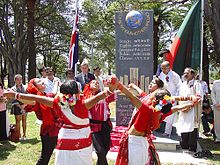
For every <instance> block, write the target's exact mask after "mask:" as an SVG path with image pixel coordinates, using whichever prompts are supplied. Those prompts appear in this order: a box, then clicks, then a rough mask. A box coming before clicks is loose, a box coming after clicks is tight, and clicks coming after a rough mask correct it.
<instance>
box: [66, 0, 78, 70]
mask: <svg viewBox="0 0 220 165" xmlns="http://www.w3.org/2000/svg"><path fill="white" fill-rule="evenodd" d="M78 42H79V29H78V0H76V14H75V20H74V24H73V30H72V34H71V40H70V51H69V65H68V68H69V69H74V70H75V64H76V63H77V62H78Z"/></svg>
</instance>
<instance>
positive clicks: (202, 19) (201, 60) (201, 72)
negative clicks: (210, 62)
mask: <svg viewBox="0 0 220 165" xmlns="http://www.w3.org/2000/svg"><path fill="white" fill-rule="evenodd" d="M203 24H204V0H201V32H200V33H201V39H200V40H201V46H200V47H201V57H200V71H199V72H200V74H199V80H200V81H202V75H203V70H202V63H203V31H204V30H203V29H204V28H203Z"/></svg>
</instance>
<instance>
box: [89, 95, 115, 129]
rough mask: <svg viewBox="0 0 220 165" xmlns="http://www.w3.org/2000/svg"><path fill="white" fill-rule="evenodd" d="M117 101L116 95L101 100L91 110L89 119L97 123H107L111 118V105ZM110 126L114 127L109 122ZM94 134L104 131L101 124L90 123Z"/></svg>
mask: <svg viewBox="0 0 220 165" xmlns="http://www.w3.org/2000/svg"><path fill="white" fill-rule="evenodd" d="M114 100H115V95H114V94H112V95H110V96H108V97H107V98H106V99H103V100H100V101H99V102H98V103H96V104H95V105H94V106H93V107H92V108H91V109H90V110H89V118H90V119H92V120H95V121H101V122H102V121H107V120H108V119H109V118H110V114H111V113H110V109H109V103H111V102H113V101H114ZM108 124H109V125H110V127H112V123H111V121H110V120H108ZM90 126H91V130H92V132H99V131H101V130H102V124H101V123H93V122H90Z"/></svg>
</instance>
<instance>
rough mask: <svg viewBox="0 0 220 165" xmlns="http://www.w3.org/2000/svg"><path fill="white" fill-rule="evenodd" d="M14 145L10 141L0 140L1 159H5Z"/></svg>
mask: <svg viewBox="0 0 220 165" xmlns="http://www.w3.org/2000/svg"><path fill="white" fill-rule="evenodd" d="M15 149H16V146H15V145H13V144H11V142H10V141H5V142H0V158H1V160H4V159H7V157H8V155H10V152H11V151H13V150H15Z"/></svg>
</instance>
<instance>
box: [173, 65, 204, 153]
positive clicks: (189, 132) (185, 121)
mask: <svg viewBox="0 0 220 165" xmlns="http://www.w3.org/2000/svg"><path fill="white" fill-rule="evenodd" d="M183 77H184V78H185V80H186V81H184V82H183V83H182V85H181V87H180V92H179V94H180V96H183V98H184V97H188V96H192V95H197V96H200V97H201V96H202V95H203V93H202V89H201V88H200V89H199V88H198V83H199V81H196V80H195V71H194V70H193V69H192V68H185V70H184V76H183ZM200 87H201V86H200ZM184 103H188V102H187V101H180V102H179V104H180V105H181V104H184ZM198 113H199V112H198V109H196V107H194V108H192V109H191V110H190V111H188V112H181V111H180V113H179V117H178V122H177V126H176V128H177V133H178V134H180V135H181V142H180V145H181V147H182V149H187V150H189V151H192V152H196V150H197V136H198V124H199V123H198V120H199V118H200V115H198Z"/></svg>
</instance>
